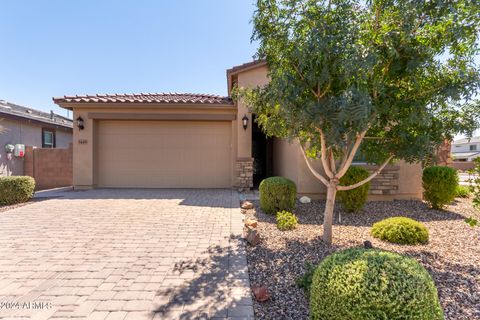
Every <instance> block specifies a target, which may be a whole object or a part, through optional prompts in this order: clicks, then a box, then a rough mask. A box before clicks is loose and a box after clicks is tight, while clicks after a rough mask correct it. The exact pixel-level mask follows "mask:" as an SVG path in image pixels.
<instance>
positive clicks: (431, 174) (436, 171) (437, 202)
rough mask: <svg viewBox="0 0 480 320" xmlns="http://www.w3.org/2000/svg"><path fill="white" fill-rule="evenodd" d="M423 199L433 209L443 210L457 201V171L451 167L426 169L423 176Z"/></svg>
mask: <svg viewBox="0 0 480 320" xmlns="http://www.w3.org/2000/svg"><path fill="white" fill-rule="evenodd" d="M422 184H423V190H424V191H423V197H424V199H425V201H427V203H428V204H429V205H430V206H431V207H432V208H433V209H442V208H443V207H445V205H447V204H449V203H450V202H452V201H453V200H454V199H455V195H456V194H457V192H456V191H457V186H458V174H457V171H456V170H455V169H453V168H449V167H441V166H432V167H428V168H425V169H424V170H423V175H422Z"/></svg>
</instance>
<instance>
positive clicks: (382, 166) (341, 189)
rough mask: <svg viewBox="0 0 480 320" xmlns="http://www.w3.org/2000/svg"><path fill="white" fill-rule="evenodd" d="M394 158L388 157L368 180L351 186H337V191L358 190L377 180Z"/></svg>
mask: <svg viewBox="0 0 480 320" xmlns="http://www.w3.org/2000/svg"><path fill="white" fill-rule="evenodd" d="M392 158H393V156H390V157H388V159H387V160H386V161H385V162H384V163H383V164H382V165H381V166H380V168H378V169H377V170H376V171H375V172H374V173H372V174H371V175H370V176H369V177H368V178H367V179H364V180H362V181H360V182H357V183H355V184H352V185H350V186H337V190H338V191H346V190H352V189H355V188H358V187H360V186H361V185H363V184H365V183H367V182H369V181H370V180H372V179H373V178H375V177H376V176H377V175H378V174H379V173H380V172H381V171H382V170H383V168H385V166H386V165H387V164H388V163H389V162H390V160H392Z"/></svg>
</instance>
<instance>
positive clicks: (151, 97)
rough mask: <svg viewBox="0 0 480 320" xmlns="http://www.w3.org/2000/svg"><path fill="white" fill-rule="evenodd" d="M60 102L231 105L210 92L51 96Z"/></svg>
mask: <svg viewBox="0 0 480 320" xmlns="http://www.w3.org/2000/svg"><path fill="white" fill-rule="evenodd" d="M53 101H54V102H55V103H57V104H62V103H168V104H219V105H225V104H229V105H233V101H232V99H230V98H229V97H222V96H217V95H212V94H196V93H140V94H97V95H84V96H78V95H76V96H64V97H59V98H53Z"/></svg>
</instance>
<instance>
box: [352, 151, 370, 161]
mask: <svg viewBox="0 0 480 320" xmlns="http://www.w3.org/2000/svg"><path fill="white" fill-rule="evenodd" d="M352 162H353V163H360V164H364V163H367V157H366V156H365V154H363V152H362V151H361V150H360V149H359V150H358V151H357V153H355V156H354V157H353V161H352Z"/></svg>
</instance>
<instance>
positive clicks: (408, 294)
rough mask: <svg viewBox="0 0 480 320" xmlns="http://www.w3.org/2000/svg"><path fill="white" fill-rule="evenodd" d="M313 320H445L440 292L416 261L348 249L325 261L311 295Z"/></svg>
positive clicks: (384, 252)
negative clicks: (439, 298)
mask: <svg viewBox="0 0 480 320" xmlns="http://www.w3.org/2000/svg"><path fill="white" fill-rule="evenodd" d="M310 316H311V319H313V320H338V319H352V320H353V319H355V320H376V319H385V320H387V319H388V320H396V319H415V320H441V319H444V317H443V312H442V309H441V306H440V303H439V300H438V294H437V289H436V288H435V284H434V282H433V281H432V278H431V277H430V275H429V274H428V272H427V271H426V270H425V268H423V267H422V266H421V265H420V264H419V263H418V262H417V261H415V260H413V259H411V258H408V257H406V256H402V255H399V254H396V253H393V252H388V251H382V250H377V249H360V248H356V249H347V250H344V251H340V252H337V253H334V254H332V255H330V256H328V257H327V258H325V259H324V260H323V261H322V263H320V265H319V266H318V268H317V269H316V270H315V273H314V275H313V280H312V286H311V292H310Z"/></svg>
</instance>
